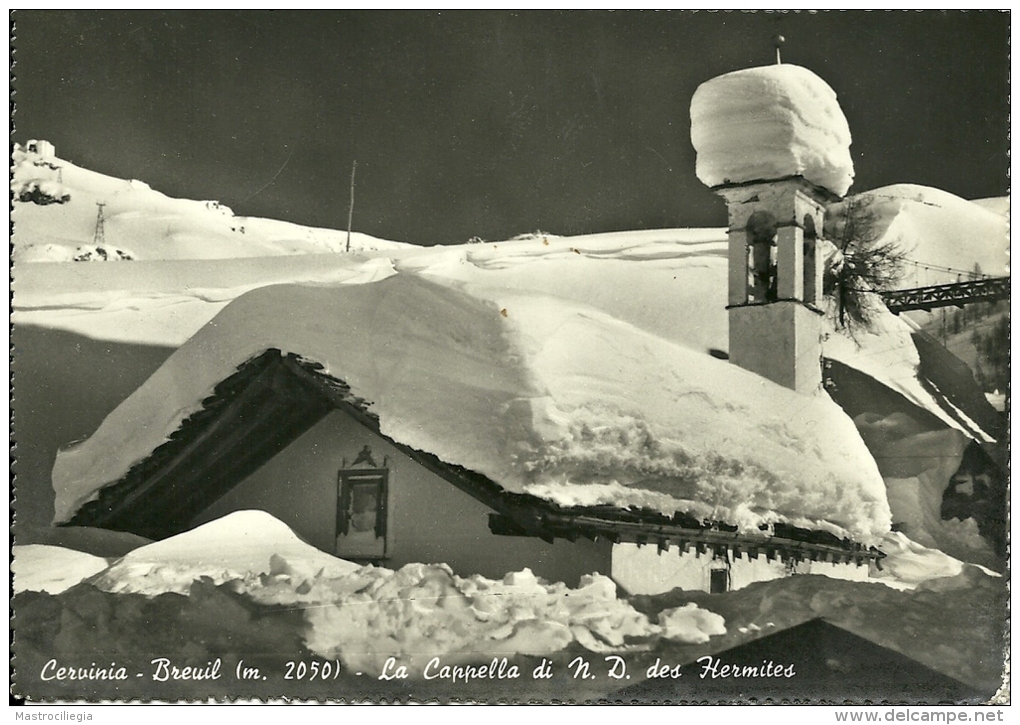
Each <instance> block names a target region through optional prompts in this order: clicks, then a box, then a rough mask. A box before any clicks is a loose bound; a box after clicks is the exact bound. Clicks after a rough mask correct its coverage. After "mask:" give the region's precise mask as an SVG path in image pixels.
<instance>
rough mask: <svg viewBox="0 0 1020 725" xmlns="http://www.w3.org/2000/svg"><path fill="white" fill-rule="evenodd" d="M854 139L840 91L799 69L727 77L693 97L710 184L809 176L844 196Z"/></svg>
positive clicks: (701, 174)
mask: <svg viewBox="0 0 1020 725" xmlns="http://www.w3.org/2000/svg"><path fill="white" fill-rule="evenodd" d="M850 141H851V138H850V127H849V126H848V125H847V121H846V117H845V116H844V115H843V111H842V109H841V108H840V107H839V103H838V102H837V101H836V93H835V92H834V91H833V90H832V88H830V87H829V85H828V84H827V83H826V82H825V81H823V80H822V79H821V78H819V77H818V76H817V75H815V74H814V73H812V72H811V71H809V70H807V69H806V68H801V67H800V66H796V65H772V66H764V67H760V68H747V69H744V70H739V71H734V72H733V73H727V74H725V75H722V76H719V77H717V78H712V79H711V80H708V81H706V82H704V83H702V84H701V85H700V86H699V87H698V89H697V90H696V91H695V93H694V97H693V98H692V99H691V143H692V144H693V145H694V148H695V150H696V151H697V152H698V160H697V173H698V178H699V179H701V181H702V182H704V183H705V184H707V185H708V186H711V187H716V186H721V185H725V184H738V183H742V182H748V181H761V180H765V179H781V178H785V177H788V176H803V177H804V178H805V179H807V180H808V181H810V182H812V183H814V184H817V185H818V186H821V187H824V188H825V189H828V190H829V191H831V192H832V193H834V194H836V195H837V196H843V195H844V194H846V192H847V189H849V188H850V184H851V183H853V178H854V167H853V161H852V160H851V158H850Z"/></svg>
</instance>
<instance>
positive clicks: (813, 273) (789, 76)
mask: <svg viewBox="0 0 1020 725" xmlns="http://www.w3.org/2000/svg"><path fill="white" fill-rule="evenodd" d="M850 140H851V139H850V129H849V127H848V125H847V122H846V117H845V116H844V115H843V112H842V109H840V107H839V104H838V103H837V102H836V94H835V92H833V90H832V89H831V88H830V87H829V86H828V85H827V84H826V83H825V81H823V80H822V79H821V78H819V77H818V76H817V75H815V74H814V73H812V72H811V71H809V70H807V69H805V68H801V67H799V66H794V65H788V64H785V65H774V66H765V67H761V68H748V69H745V70H741V71H736V72H733V73H727V74H726V75H723V76H719V77H717V78H713V79H711V80H709V81H706V82H705V83H702V84H701V86H699V87H698V90H697V91H696V92H695V94H694V97H693V99H692V100H691V142H692V144H693V145H694V148H695V150H696V151H697V154H698V157H697V173H698V178H699V179H701V181H702V182H703V183H704V184H706V185H707V186H709V187H711V188H712V190H713V191H714V192H716V193H717V194H719V195H720V196H721V197H723V199H725V200H726V207H727V211H728V216H729V224H728V239H729V249H728V270H729V272H728V279H729V281H728V295H727V310H729V347H730V350H729V354H730V362H732V363H734V364H736V365H739V366H740V367H742V368H745V369H746V370H750V371H751V372H754V373H757V374H758V375H761V376H762V377H765V378H768V379H769V380H772V381H773V382H775V383H778V384H779V385H783V386H785V387H787V388H790V389H791V390H795V391H797V392H798V393H803V394H808V395H810V394H813V393H814V392H815V391H817V390H818V389H819V388H820V387H821V383H822V363H821V356H822V349H821V334H822V310H821V309H820V307H819V306H820V304H821V302H822V268H823V266H824V265H823V259H822V254H821V252H820V250H819V236H820V235H821V234H822V233H823V230H824V221H825V207H826V205H827V204H830V203H832V202H834V201H838V200H839V199H840V198H841V197H842V196H843V194H845V193H846V191H847V189H849V187H850V184H851V182H852V181H853V162H852V161H851V159H850Z"/></svg>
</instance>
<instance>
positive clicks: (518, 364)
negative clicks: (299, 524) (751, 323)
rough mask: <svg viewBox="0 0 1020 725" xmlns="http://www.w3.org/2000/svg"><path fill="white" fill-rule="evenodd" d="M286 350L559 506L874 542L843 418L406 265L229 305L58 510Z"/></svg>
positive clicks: (385, 417)
mask: <svg viewBox="0 0 1020 725" xmlns="http://www.w3.org/2000/svg"><path fill="white" fill-rule="evenodd" d="M270 348H276V349H279V350H281V351H283V352H285V353H295V354H296V355H298V356H300V357H301V358H303V359H304V360H307V361H311V362H315V363H318V364H321V365H322V366H323V368H324V369H323V372H324V373H325V374H327V375H329V376H331V377H333V378H335V379H337V380H342V381H343V382H344V383H345V384H346V385H347V386H349V388H350V392H351V394H352V395H353V396H356V397H357V398H361V399H363V400H365V401H366V402H367V403H368V410H369V411H370V412H371V413H372V414H373V415H375V416H376V417H377V418H378V421H379V427H380V431H381V432H382V433H383V434H384V435H386V436H388V437H389V438H391V439H392V440H394V441H396V442H399V443H401V444H403V445H406V446H409V447H411V448H413V449H416V450H420V451H424V452H427V453H430V454H433V455H434V456H436V457H438V458H439V459H440V460H442V461H443V462H445V463H447V464H451V465H455V466H460V467H463V468H465V469H467V470H469V471H473V472H476V473H478V474H481V475H483V476H485V477H487V478H489V479H491V480H492V481H495V482H496V483H498V484H499V485H500V486H501V487H503V489H505V490H506V491H510V492H516V493H524V494H529V495H531V496H534V497H537V498H539V499H544V500H549V501H553V502H556V503H559V504H561V505H564V506H571V505H602V504H604V505H610V506H615V507H618V508H628V507H634V508H643V509H650V510H654V511H659V512H662V513H664V514H667V515H669V514H672V513H675V512H684V513H686V514H689V515H692V516H694V517H696V518H698V519H701V520H711V521H721V522H726V523H730V524H734V525H737V526H738V527H739V528H740V529H742V530H748V531H757V529H758V527H759V526H760V525H762V524H767V523H772V522H786V523H789V524H791V525H794V526H800V527H803V528H809V529H821V530H824V531H828V532H831V533H834V534H837V535H842V536H847V535H849V536H851V537H853V538H854V539H855V540H857V541H859V542H864V543H868V542H873V541H876V540H877V539H878V538H880V537H881V536H882V535H883V534H884V533H885V532H886V531H887V530H888V527H889V524H890V514H889V509H888V505H887V503H886V499H885V490H884V485H883V483H882V479H881V476H880V475H879V473H878V470H877V468H876V466H875V463H874V461H873V459H872V457H871V455H870V454H869V453H868V450H867V448H866V447H865V446H864V443H863V441H862V440H861V438H860V436H859V435H858V434H857V431H856V429H855V428H854V425H853V423H852V421H851V420H850V419H849V418H848V417H847V416H846V415H845V414H844V413H843V412H842V411H841V410H840V408H839V407H838V406H836V405H835V404H834V403H833V402H832V401H831V400H830V399H829V398H828V397H827V396H825V395H824V394H819V395H816V396H801V395H797V394H795V393H793V392H791V391H789V390H786V389H785V388H782V387H780V386H778V385H774V384H772V383H770V382H769V381H767V380H764V379H762V378H760V377H758V376H756V375H753V374H751V373H749V372H746V371H744V370H741V369H739V368H737V367H736V366H733V365H731V364H729V363H727V362H724V361H721V360H717V359H715V358H713V357H711V356H709V355H705V354H703V353H699V352H694V351H692V350H691V349H689V348H686V347H684V346H682V345H678V344H675V343H671V342H669V341H667V340H664V339H662V338H661V337H658V336H655V335H653V334H650V333H649V332H647V331H644V330H641V329H639V328H637V327H635V326H634V325H631V324H628V323H626V322H623V321H621V320H619V319H615V318H613V317H610V316H609V315H607V314H605V313H602V312H600V311H598V310H596V309H593V308H592V307H588V306H584V305H580V304H577V303H574V302H570V301H567V300H565V299H562V298H554V297H549V296H545V295H540V294H535V293H529V292H522V291H519V290H508V289H506V288H505V287H504V288H495V289H494V288H492V287H487V286H483V285H478V284H471V283H462V284H460V285H456V286H454V285H450V284H449V283H448V282H446V283H439V282H436V281H432V280H430V279H427V278H426V277H425V276H424V275H419V274H396V275H394V276H392V277H389V278H388V279H385V280H383V281H381V282H376V283H370V284H359V285H344V284H320V285H314V286H313V285H279V286H272V287H266V288H262V289H259V290H256V291H253V292H250V293H248V294H246V295H243V296H242V297H240V298H238V299H237V300H235V301H234V302H233V303H231V304H230V305H228V306H227V307H226V308H225V309H224V310H223V312H221V313H220V314H219V315H218V316H217V317H216V318H214V320H213V321H212V322H210V323H209V324H208V325H206V326H205V327H204V328H203V329H202V330H200V331H199V332H198V334H196V335H195V336H194V337H193V338H191V339H190V340H189V341H188V342H187V343H186V344H185V345H184V346H182V347H181V348H180V349H179V350H178V351H177V352H175V353H174V354H173V355H172V356H171V357H170V359H169V360H168V361H167V362H166V363H165V364H164V365H163V366H162V367H161V368H160V369H159V370H158V371H157V372H156V373H155V374H154V375H153V376H152V377H151V378H150V379H149V380H148V381H147V382H146V383H145V384H144V385H142V387H141V388H139V389H138V390H137V391H136V392H135V393H134V394H133V395H132V396H131V397H130V398H128V400H126V401H125V402H124V403H123V404H122V405H121V406H119V407H118V408H117V409H116V410H115V411H114V412H113V413H112V414H111V415H110V416H109V417H108V418H107V419H106V420H105V421H104V423H103V424H102V426H101V427H100V428H99V429H98V430H97V431H96V433H95V434H94V435H93V436H92V437H91V438H89V439H88V440H87V441H85V442H84V443H81V444H79V445H77V446H75V447H73V448H71V449H68V450H65V451H62V452H61V453H60V454H59V456H58V458H57V461H56V465H55V467H54V470H53V482H54V487H55V489H56V493H57V496H56V517H55V518H56V521H58V522H61V521H66V520H68V519H69V518H70V517H71V516H72V515H73V513H74V512H75V511H76V510H77V509H78V508H79V507H80V506H82V505H83V504H84V503H85V502H87V501H89V500H90V499H92V498H94V497H95V496H96V495H97V492H98V491H99V490H100V489H102V488H103V487H104V486H106V485H107V484H110V483H112V482H115V481H117V480H118V479H120V478H121V477H122V476H124V475H125V473H126V472H127V471H128V470H129V469H130V468H131V467H132V465H134V464H135V463H137V462H138V461H140V460H142V459H144V458H146V457H147V456H148V455H149V454H151V453H152V452H153V451H154V450H155V449H156V448H157V447H159V446H160V445H161V444H163V443H164V442H165V441H166V440H167V439H168V437H169V436H171V434H173V433H174V431H175V430H177V429H178V428H179V427H180V426H181V423H182V422H183V421H184V420H185V419H186V418H187V417H188V416H189V415H191V414H192V413H194V412H196V411H198V410H199V409H200V408H201V406H202V402H203V400H205V399H206V398H207V397H208V396H209V395H210V393H211V391H212V390H213V388H214V387H215V386H216V384H217V383H219V382H220V381H222V380H224V379H226V378H228V377H229V376H231V375H232V374H233V373H234V372H235V371H236V369H237V368H238V366H240V365H241V364H243V363H244V362H245V361H246V360H249V359H251V358H253V357H254V356H256V355H258V354H260V353H261V352H263V351H264V350H267V349H270Z"/></svg>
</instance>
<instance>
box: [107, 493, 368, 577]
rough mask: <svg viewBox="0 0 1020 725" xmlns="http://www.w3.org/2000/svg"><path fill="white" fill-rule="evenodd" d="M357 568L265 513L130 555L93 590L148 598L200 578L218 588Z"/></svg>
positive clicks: (234, 518) (241, 515) (218, 523)
mask: <svg viewBox="0 0 1020 725" xmlns="http://www.w3.org/2000/svg"><path fill="white" fill-rule="evenodd" d="M285 562H293V564H286V563H285ZM293 567H299V568H297V569H294V568H293ZM104 568H105V567H104ZM357 568H358V566H357V564H351V563H350V562H346V561H344V560H343V559H337V558H336V557H334V556H330V555H329V554H326V553H324V552H322V551H319V550H318V549H316V548H315V547H314V546H310V545H308V544H306V543H304V542H303V541H301V539H299V538H298V537H297V535H296V534H295V533H294V532H293V531H291V530H290V528H289V527H288V526H287V525H286V524H284V523H283V522H282V521H280V520H278V519H276V518H274V517H273V516H270V515H269V514H267V513H265V512H263V511H238V512H236V513H233V514H230V515H229V516H224V517H223V518H221V519H217V520H215V521H211V522H209V523H208V524H204V525H203V526H198V527H196V528H195V529H193V530H191V531H189V532H187V533H186V534H181V535H179V536H172V537H170V538H168V539H164V540H162V541H156V542H153V543H151V544H146V545H145V546H142V547H139V548H137V549H135V550H134V551H131V552H129V553H128V554H126V555H125V556H124V557H123V558H121V559H120V560H119V561H117V563H115V564H114V565H113V566H111V567H110V568H109V569H107V570H106V571H104V572H103V574H102V575H101V576H100V577H99V578H98V579H97V581H96V586H98V587H99V588H100V589H103V590H105V591H109V592H127V593H136V594H147V595H150V596H152V595H154V594H162V593H165V592H176V593H178V594H187V593H188V591H189V589H190V588H191V584H192V582H194V581H197V580H198V579H199V578H205V579H209V580H210V581H212V582H213V583H214V584H222V583H223V582H225V581H230V580H232V579H238V578H242V577H246V576H247V577H258V576H260V575H264V574H278V573H280V572H281V571H284V570H286V571H287V572H288V574H292V575H293V576H304V577H314V576H317V575H324V576H343V575H346V574H349V573H350V572H352V571H354V570H355V569H357Z"/></svg>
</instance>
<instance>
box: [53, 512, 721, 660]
mask: <svg viewBox="0 0 1020 725" xmlns="http://www.w3.org/2000/svg"><path fill="white" fill-rule="evenodd" d="M46 548H53V547H46ZM103 566H105V562H104V564H103ZM202 579H209V580H211V581H212V583H214V584H227V585H228V586H229V587H230V588H232V589H233V590H234V591H235V592H237V593H238V594H243V595H246V596H248V597H251V598H252V599H253V600H255V601H257V602H259V603H261V604H277V605H286V606H288V607H289V608H297V609H301V610H302V611H303V612H304V616H305V620H306V622H307V624H308V628H307V631H306V634H305V639H306V644H307V646H308V648H309V649H310V650H311V651H312V652H314V653H315V654H317V655H319V656H321V657H326V658H330V659H332V658H340V659H342V660H343V661H344V664H345V665H346V666H347V667H349V668H352V669H355V670H359V671H365V672H369V673H372V674H378V673H379V672H381V670H382V668H383V665H384V663H385V661H386V659H387V658H389V657H395V658H397V659H398V660H400V662H401V664H404V665H408V664H411V665H414V666H415V668H416V669H419V670H420V669H421V668H422V667H424V665H425V664H426V663H427V661H428V660H429V659H431V658H432V657H436V656H438V657H440V658H441V659H442V660H443V662H444V664H452V663H460V662H477V661H482V660H484V659H485V658H491V657H494V656H507V657H509V656H512V655H515V654H531V655H542V654H550V653H553V652H558V651H560V650H562V649H563V648H565V647H566V646H567V645H569V644H571V643H572V642H577V643H578V644H580V645H581V646H583V647H585V648H586V649H588V650H590V651H593V652H617V651H625V650H626V649H628V648H630V647H646V646H647V643H648V642H649V641H651V640H654V639H657V638H659V637H665V638H667V639H674V640H677V641H682V642H706V641H708V638H709V637H710V636H713V635H717V634H725V632H726V629H725V623H724V621H723V619H722V618H721V617H719V616H718V615H715V614H712V613H711V612H706V611H704V610H701V609H698V608H697V607H696V606H694V605H688V606H687V607H685V608H683V610H682V611H677V612H673V611H672V610H671V611H670V612H669V613H668V614H667V613H664V614H665V615H666V616H664V617H661V618H660V624H655V623H653V622H651V621H650V620H649V619H648V617H646V616H645V615H644V614H641V613H640V612H638V611H636V610H635V609H634V608H633V607H632V606H631V605H630V604H629V603H627V602H625V601H622V600H620V599H618V598H617V596H616V585H615V584H614V583H613V582H612V580H611V579H609V578H607V577H605V576H602V575H599V574H594V575H591V576H586V577H584V578H582V580H581V583H580V585H579V586H578V587H577V588H576V589H571V588H569V587H567V586H566V585H565V584H562V583H556V584H550V583H548V582H545V581H544V580H542V579H539V578H537V577H536V576H535V575H534V574H532V572H531V571H530V570H528V569H525V570H523V571H519V572H513V573H510V574H507V575H506V576H505V577H503V579H502V580H499V581H495V580H492V579H487V578H485V577H482V576H477V575H475V576H470V577H459V576H457V575H455V574H454V573H453V572H452V571H451V570H450V568H449V567H448V566H446V565H445V564H408V565H407V566H405V567H403V568H402V569H400V570H399V571H392V570H389V569H384V568H381V567H375V566H358V565H357V564H353V563H351V562H348V561H344V560H343V559H338V558H336V557H333V556H330V555H329V554H326V553H325V552H322V551H319V550H318V549H316V548H314V547H312V546H309V545H307V544H304V543H302V542H301V541H300V540H299V539H298V538H297V536H296V535H295V534H294V533H293V532H292V531H291V530H290V529H289V528H288V527H287V525H286V524H284V523H283V522H281V521H279V520H277V519H275V518H274V517H272V516H270V515H269V514H267V513H264V512H260V511H241V512H237V513H233V514H229V515H228V516H225V517H223V518H221V519H217V520H216V521H213V522H210V523H208V524H206V525H204V526H200V527H198V528H197V529H194V530H193V531H188V532H185V533H183V534H179V535H177V536H174V537H171V538H169V539H165V540H163V541H160V542H157V543H154V544H150V545H148V546H144V547H142V548H140V549H136V550H135V551H133V552H131V553H129V554H128V555H127V556H125V557H124V558H123V559H121V560H120V561H119V562H117V563H116V564H114V565H113V566H111V567H110V568H109V569H108V570H107V571H106V572H104V573H103V574H102V575H101V576H100V577H98V578H97V579H96V581H95V582H94V584H95V586H96V587H97V588H99V589H101V590H103V591H108V592H115V593H116V592H124V593H141V594H145V595H147V596H149V597H154V596H157V595H159V594H165V593H177V594H185V595H187V594H189V592H190V591H191V587H192V585H193V584H194V583H195V582H197V581H199V580H202ZM630 640H637V642H636V643H634V642H631V641H630ZM423 653H427V654H423Z"/></svg>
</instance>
